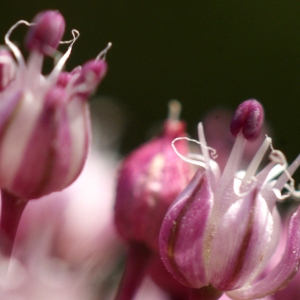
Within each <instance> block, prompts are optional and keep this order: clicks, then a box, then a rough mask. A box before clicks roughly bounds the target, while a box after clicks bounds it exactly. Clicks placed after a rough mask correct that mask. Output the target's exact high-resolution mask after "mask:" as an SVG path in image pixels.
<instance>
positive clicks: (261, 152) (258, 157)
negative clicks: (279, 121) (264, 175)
mask: <svg viewBox="0 0 300 300" xmlns="http://www.w3.org/2000/svg"><path fill="white" fill-rule="evenodd" d="M271 143H272V139H271V138H269V137H266V138H265V140H264V142H263V143H262V145H261V146H260V148H259V149H258V151H257V152H256V153H255V155H254V157H253V159H252V161H251V163H250V164H249V166H248V168H247V171H246V174H245V176H244V178H243V181H242V185H244V184H246V182H247V181H248V180H249V179H250V178H251V177H253V176H255V173H256V171H257V169H258V167H259V165H260V163H261V161H262V159H263V158H264V156H265V154H266V152H267V150H268V148H269V147H270V145H271Z"/></svg>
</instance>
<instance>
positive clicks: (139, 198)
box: [115, 120, 191, 251]
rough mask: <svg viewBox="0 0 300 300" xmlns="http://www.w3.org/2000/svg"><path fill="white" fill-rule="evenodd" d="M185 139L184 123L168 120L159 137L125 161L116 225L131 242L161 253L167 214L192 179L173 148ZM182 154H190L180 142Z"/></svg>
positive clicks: (117, 197) (118, 191)
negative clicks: (159, 239) (174, 144)
mask: <svg viewBox="0 0 300 300" xmlns="http://www.w3.org/2000/svg"><path fill="white" fill-rule="evenodd" d="M184 135H185V125H184V123H183V122H181V121H178V120H167V121H166V123H165V126H164V130H163V133H162V134H161V135H160V136H159V137H157V138H155V139H153V140H151V141H150V142H148V143H146V144H145V145H142V146H141V147H140V148H138V149H137V150H135V151H134V152H133V153H131V154H130V155H129V156H128V157H127V158H126V159H125V160H124V162H123V164H122V166H121V169H120V172H119V179H118V185H117V195H116V204H115V223H116V226H117V229H118V231H119V233H120V234H121V236H122V237H123V238H125V239H126V240H127V241H135V242H142V243H144V244H146V245H147V246H148V247H151V248H152V249H154V250H156V251H158V235H159V230H160V226H161V223H162V220H163V218H164V216H165V213H166V212H167V209H168V208H169V206H170V205H171V203H172V202H173V201H174V199H175V198H176V196H177V195H178V194H179V193H180V192H181V191H182V190H183V189H184V187H185V186H186V185H187V183H188V180H189V179H190V177H191V169H190V166H189V165H188V164H186V163H185V162H183V161H181V159H180V158H179V157H178V156H177V155H176V154H175V153H174V151H173V149H172V146H171V142H172V140H173V139H174V138H176V137H180V136H184ZM176 145H177V144H176ZM178 150H179V151H180V153H182V154H184V155H185V154H187V153H188V144H187V142H186V141H179V142H178Z"/></svg>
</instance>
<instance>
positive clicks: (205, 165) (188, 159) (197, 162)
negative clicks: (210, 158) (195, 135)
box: [171, 137, 209, 170]
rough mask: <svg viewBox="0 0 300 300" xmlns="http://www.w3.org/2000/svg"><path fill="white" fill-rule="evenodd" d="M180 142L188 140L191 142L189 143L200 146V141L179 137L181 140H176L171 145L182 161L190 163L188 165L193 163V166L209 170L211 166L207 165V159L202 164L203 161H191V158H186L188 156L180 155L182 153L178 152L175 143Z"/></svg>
mask: <svg viewBox="0 0 300 300" xmlns="http://www.w3.org/2000/svg"><path fill="white" fill-rule="evenodd" d="M180 140H186V141H189V142H195V143H197V144H198V145H201V142H198V141H196V140H193V139H189V138H187V137H179V138H176V139H174V140H173V141H172V144H171V145H172V147H173V149H174V152H175V153H176V154H177V155H178V156H179V157H180V158H181V159H182V160H184V161H186V162H188V163H191V164H193V165H196V166H200V167H202V168H204V169H206V170H207V169H208V168H209V166H208V165H207V164H206V161H205V158H204V162H202V161H199V160H194V159H190V158H189V157H186V156H184V155H182V154H180V153H179V152H178V151H177V149H176V146H175V142H177V141H180ZM199 157H200V156H199Z"/></svg>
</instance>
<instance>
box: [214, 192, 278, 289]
mask: <svg viewBox="0 0 300 300" xmlns="http://www.w3.org/2000/svg"><path fill="white" fill-rule="evenodd" d="M272 231H273V218H272V216H271V214H270V212H269V209H268V207H267V204H266V202H265V201H264V199H262V198H261V196H259V195H257V194H256V192H254V193H251V194H250V195H249V196H247V197H246V198H243V199H240V200H238V201H236V202H235V203H234V204H233V205H231V207H230V208H229V210H228V211H227V212H226V214H225V215H224V217H223V219H222V220H221V222H220V223H219V224H218V225H217V231H216V233H215V235H214V237H213V240H212V247H211V260H210V265H209V270H210V276H209V277H210V283H211V284H212V285H213V286H214V287H216V288H217V289H219V290H231V289H236V288H238V287H241V286H243V285H244V284H245V283H246V282H247V281H249V280H251V278H252V277H253V276H254V275H256V273H257V271H258V269H259V266H260V264H261V263H262V261H263V259H264V255H265V253H266V251H267V248H268V245H269V243H270V241H271V235H272Z"/></svg>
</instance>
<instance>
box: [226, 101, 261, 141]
mask: <svg viewBox="0 0 300 300" xmlns="http://www.w3.org/2000/svg"><path fill="white" fill-rule="evenodd" d="M263 120H264V110H263V107H262V105H261V104H260V103H259V102H258V101H256V100H254V99H251V100H246V101H244V102H243V103H241V104H240V105H239V106H238V108H237V110H236V111H235V114H234V116H233V118H232V120H231V124H230V131H231V133H232V135H233V136H237V134H238V133H239V131H240V130H242V131H243V134H244V137H245V139H247V140H253V139H255V138H256V137H257V136H258V135H259V134H260V130H261V127H262V124H263Z"/></svg>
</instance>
